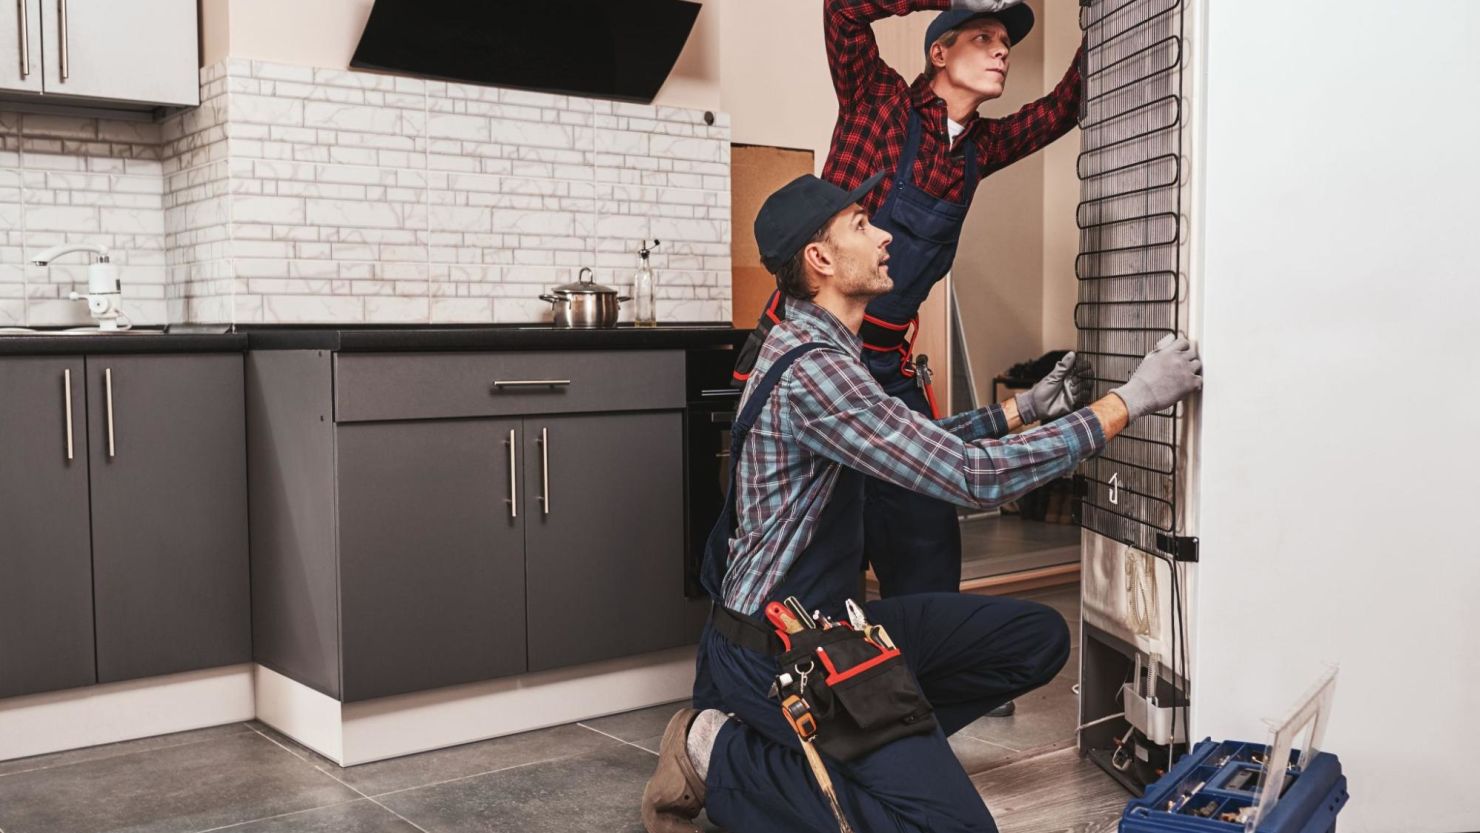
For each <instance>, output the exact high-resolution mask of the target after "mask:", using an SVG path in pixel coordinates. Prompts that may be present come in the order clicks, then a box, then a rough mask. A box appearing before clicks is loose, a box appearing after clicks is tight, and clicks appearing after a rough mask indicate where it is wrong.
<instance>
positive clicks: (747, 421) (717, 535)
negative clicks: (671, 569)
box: [699, 341, 830, 605]
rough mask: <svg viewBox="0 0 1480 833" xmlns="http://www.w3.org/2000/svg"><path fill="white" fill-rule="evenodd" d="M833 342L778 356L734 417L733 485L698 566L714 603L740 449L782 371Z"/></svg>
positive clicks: (720, 586) (719, 600)
mask: <svg viewBox="0 0 1480 833" xmlns="http://www.w3.org/2000/svg"><path fill="white" fill-rule="evenodd" d="M828 346H830V345H827V344H824V343H822V342H817V341H813V342H808V343H807V344H803V345H801V346H800V347H794V348H792V349H791V350H790V351H788V352H787V353H786V355H784V356H782V357H781V358H779V359H777V360H776V361H775V363H774V364H772V365H771V366H770V367H769V368H767V370H766V375H765V376H762V377H761V380H760V381H759V382H756V383H755V387H754V388H753V389H752V390H751V391H750V398H749V399H748V400H746V402H745V405H744V407H742V408H741V410H740V413H739V414H738V415H737V416H736V417H735V422H734V423H733V427H732V428H731V429H730V485H729V487H728V488H727V489H726V490H725V505H724V509H722V510H720V515H719V518H717V519H716V520H715V523H714V528H713V529H711V530H710V532H709V538H708V539H707V540H706V541H705V544H704V557H703V561H702V564H701V565H700V569H699V583H700V584H701V585H703V587H704V589H705V590H707V591H709V595H710V597H711V598H713V599H714V601H715V604H717V605H723V604H724V578H725V571H726V570H727V569H728V565H729V560H730V554H729V549H730V536H731V535H733V534H734V532H735V519H736V514H735V502H736V499H737V498H738V496H739V493H738V490H737V489H736V488H735V487H736V484H737V482H738V480H739V471H740V452H741V450H742V449H743V448H744V446H745V438H746V437H747V436H749V434H750V429H751V427H753V426H754V425H755V421H756V419H757V418H758V417H759V416H760V413H761V408H763V407H765V405H766V400H767V399H768V398H769V397H770V395H771V391H772V389H774V388H775V387H776V384H777V383H778V382H780V381H781V374H783V373H785V372H786V370H787V368H789V367H791V365H792V363H793V362H795V361H796V360H797V359H799V358H801V356H802V354H804V353H807V352H809V351H812V350H816V349H818V348H822V347H828Z"/></svg>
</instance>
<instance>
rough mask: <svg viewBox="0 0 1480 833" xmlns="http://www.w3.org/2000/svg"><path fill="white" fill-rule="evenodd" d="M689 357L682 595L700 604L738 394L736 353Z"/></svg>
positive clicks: (726, 481)
mask: <svg viewBox="0 0 1480 833" xmlns="http://www.w3.org/2000/svg"><path fill="white" fill-rule="evenodd" d="M686 358H687V360H686V362H685V383H686V384H685V390H686V391H687V393H688V396H687V399H688V406H687V409H686V411H685V415H684V447H685V452H684V469H685V471H684V495H685V499H684V541H685V547H684V563H683V578H684V595H685V596H687V597H689V598H691V599H698V598H703V596H704V589H703V588H702V587H700V586H699V565H700V563H701V561H702V559H703V558H704V544H705V542H706V541H707V540H708V539H709V531H710V530H711V529H712V528H713V527H714V523H715V521H716V520H717V519H718V518H719V513H720V510H722V509H723V508H724V504H725V491H726V489H728V487H729V485H730V426H731V425H732V424H733V423H734V420H735V407H736V405H737V404H738V403H739V401H740V390H739V389H738V388H734V387H731V386H730V384H729V381H730V378H731V376H730V374H731V372H732V371H733V370H734V367H735V353H734V351H733V350H731V349H729V348H728V347H718V348H694V349H690V350H689V351H688V353H687V357H686Z"/></svg>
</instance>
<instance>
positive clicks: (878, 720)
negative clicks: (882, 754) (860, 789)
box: [777, 625, 936, 761]
mask: <svg viewBox="0 0 1480 833" xmlns="http://www.w3.org/2000/svg"><path fill="white" fill-rule="evenodd" d="M788 640H789V643H790V644H789V645H788V646H787V648H786V650H784V651H783V652H782V653H781V654H780V655H779V656H778V657H777V662H778V663H779V664H780V666H781V671H782V672H783V673H786V674H791V675H792V677H793V678H794V679H795V680H797V681H800V680H802V679H803V677H804V676H805V679H806V684H805V687H803V688H802V690H801V695H802V697H803V699H805V700H806V701H807V704H808V705H809V706H811V707H812V713H813V715H814V716H815V717H816V719H817V724H818V727H817V737H816V740H815V741H814V743H815V744H816V746H817V749H818V750H819V751H820V752H822V754H824V755H827V756H828V757H830V758H833V759H835V760H839V761H851V760H853V759H854V758H859V757H862V756H864V755H867V754H868V753H870V752H872V751H874V750H875V749H878V748H879V747H881V746H883V745H884V744H886V743H889V742H890V741H894V740H897V739H899V738H903V737H908V736H910V735H922V734H926V733H928V732H932V731H934V730H935V727H936V722H935V715H934V711H935V710H934V709H933V708H932V707H931V705H930V702H929V701H928V700H926V699H925V695H924V694H922V693H921V692H920V687H919V685H917V684H916V683H915V677H914V675H913V674H911V673H910V670H909V667H908V666H906V665H905V662H904V657H902V656H900V653H899V650H898V649H893V648H890V649H886V648H883V647H881V646H879V645H876V644H874V643H873V642H870V641H869V640H867V639H865V638H864V635H863V634H862V633H860V632H858V631H855V630H853V629H852V628H848V627H845V626H841V625H839V626H836V627H832V628H829V629H827V630H820V629H818V630H811V629H809V630H805V631H802V632H800V633H794V634H790V635H789V636H788Z"/></svg>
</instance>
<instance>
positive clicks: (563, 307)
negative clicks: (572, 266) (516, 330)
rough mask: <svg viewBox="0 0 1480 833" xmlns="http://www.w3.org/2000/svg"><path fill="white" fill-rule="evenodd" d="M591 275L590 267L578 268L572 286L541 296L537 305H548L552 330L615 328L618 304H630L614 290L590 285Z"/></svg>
mask: <svg viewBox="0 0 1480 833" xmlns="http://www.w3.org/2000/svg"><path fill="white" fill-rule="evenodd" d="M594 278H595V275H594V274H593V273H592V272H591V269H590V267H582V269H581V273H580V276H579V279H578V280H577V281H576V282H575V283H568V284H565V285H563V286H557V287H555V288H554V289H551V290H550V291H549V292H548V293H546V294H544V295H541V296H540V300H541V301H549V302H550V306H551V308H552V309H553V310H554V313H555V326H556V327H570V328H576V329H597V328H601V327H615V326H617V314H618V313H619V312H621V309H622V302H623V301H630V300H632V299H631V298H630V297H629V296H626V295H619V294H617V290H615V289H612V288H611V287H609V286H602V285H601V284H599V283H595V282H594Z"/></svg>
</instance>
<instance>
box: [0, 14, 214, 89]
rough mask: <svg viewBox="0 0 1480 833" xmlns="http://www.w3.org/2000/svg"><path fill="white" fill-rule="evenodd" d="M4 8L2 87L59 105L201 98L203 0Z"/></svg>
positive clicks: (0, 30) (0, 50) (0, 28)
mask: <svg viewBox="0 0 1480 833" xmlns="http://www.w3.org/2000/svg"><path fill="white" fill-rule="evenodd" d="M10 5H11V8H9V9H7V10H6V11H4V12H0V56H3V59H0V92H7V93H11V94H12V95H20V96H31V97H37V98H39V99H41V100H47V101H51V100H52V99H55V101H53V102H52V103H76V104H88V105H97V104H101V105H105V106H112V105H118V104H123V105H164V106H181V107H193V106H195V105H197V104H199V103H200V80H199V71H198V67H199V54H200V50H199V43H198V40H199V36H198V32H197V25H196V9H197V3H196V0H127V2H119V0H16V2H14V3H12V4H10Z"/></svg>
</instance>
